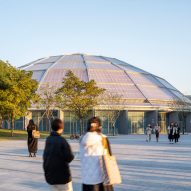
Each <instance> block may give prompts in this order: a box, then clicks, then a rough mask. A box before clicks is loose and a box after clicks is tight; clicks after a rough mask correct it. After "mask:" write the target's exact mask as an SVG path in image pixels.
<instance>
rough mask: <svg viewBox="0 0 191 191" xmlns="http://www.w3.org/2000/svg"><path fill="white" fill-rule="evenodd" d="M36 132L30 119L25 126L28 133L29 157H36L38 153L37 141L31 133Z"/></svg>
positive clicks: (35, 127)
mask: <svg viewBox="0 0 191 191" xmlns="http://www.w3.org/2000/svg"><path fill="white" fill-rule="evenodd" d="M35 130H38V128H37V126H36V125H35V123H34V121H33V120H32V119H31V120H30V121H29V124H28V126H27V133H28V140H27V144H28V151H29V157H36V153H37V151H38V139H37V138H35V137H34V136H33V131H35Z"/></svg>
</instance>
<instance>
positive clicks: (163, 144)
mask: <svg viewBox="0 0 191 191" xmlns="http://www.w3.org/2000/svg"><path fill="white" fill-rule="evenodd" d="M110 141H111V143H112V150H113V153H114V154H115V155H116V156H117V159H118V163H119V166H120V171H121V174H122V178H123V183H122V184H121V185H119V186H116V188H115V191H139V190H140V191H143V190H146V191H156V190H157V191H185V190H186V191H188V190H189V191H190V190H191V135H185V136H182V137H181V141H180V143H178V144H169V143H168V141H167V137H166V136H164V135H163V136H161V141H160V142H159V143H156V142H155V140H152V142H151V143H147V142H146V141H145V136H144V135H127V136H118V137H113V138H110ZM69 142H70V144H71V145H72V148H73V151H74V152H75V153H77V152H78V143H77V142H76V141H69ZM43 148H44V140H40V141H39V153H38V156H37V158H29V157H27V156H28V153H27V146H26V141H1V142H0V191H37V190H39V191H45V190H49V187H48V185H47V184H46V183H45V180H44V175H43V170H42V153H43ZM71 169H72V174H73V183H74V191H80V190H81V184H80V181H81V180H80V178H81V174H80V162H79V160H78V157H77V158H76V159H75V160H74V161H73V162H72V164H71Z"/></svg>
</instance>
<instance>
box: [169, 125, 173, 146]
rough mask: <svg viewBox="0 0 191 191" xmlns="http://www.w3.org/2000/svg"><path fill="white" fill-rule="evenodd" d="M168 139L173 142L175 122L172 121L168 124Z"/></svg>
mask: <svg viewBox="0 0 191 191" xmlns="http://www.w3.org/2000/svg"><path fill="white" fill-rule="evenodd" d="M168 139H169V142H170V143H173V139H174V123H173V122H171V123H170V125H169V126H168Z"/></svg>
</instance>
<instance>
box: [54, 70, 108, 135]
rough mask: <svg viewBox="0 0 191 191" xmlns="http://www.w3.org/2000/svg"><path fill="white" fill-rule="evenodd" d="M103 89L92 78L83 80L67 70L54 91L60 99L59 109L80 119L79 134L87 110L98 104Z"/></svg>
mask: <svg viewBox="0 0 191 191" xmlns="http://www.w3.org/2000/svg"><path fill="white" fill-rule="evenodd" d="M104 91H105V90H104V89H102V88H99V87H98V86H97V85H96V82H95V81H94V80H90V81H88V82H84V81H82V80H80V79H79V78H78V77H77V76H75V75H74V73H73V72H72V71H68V72H67V74H66V77H65V78H64V80H63V83H62V87H61V88H59V89H58V91H57V92H56V93H57V98H58V99H59V100H60V104H59V107H60V108H61V109H63V110H70V111H72V112H73V113H74V114H75V115H76V116H77V118H78V120H79V121H80V134H82V129H83V120H84V119H85V118H86V117H87V116H88V112H89V111H90V110H93V108H94V107H95V106H96V105H98V97H99V96H100V95H101V94H102V93H103V92H104Z"/></svg>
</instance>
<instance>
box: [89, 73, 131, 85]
mask: <svg viewBox="0 0 191 191" xmlns="http://www.w3.org/2000/svg"><path fill="white" fill-rule="evenodd" d="M88 72H89V78H90V79H93V80H95V81H96V82H97V83H102V82H103V83H104V82H107V83H128V84H132V81H131V80H130V78H129V77H128V76H127V75H126V74H125V72H124V71H121V70H118V71H106V70H99V71H98V70H88ZM117 85H120V84H117Z"/></svg>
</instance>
